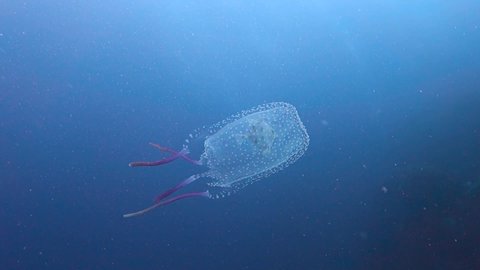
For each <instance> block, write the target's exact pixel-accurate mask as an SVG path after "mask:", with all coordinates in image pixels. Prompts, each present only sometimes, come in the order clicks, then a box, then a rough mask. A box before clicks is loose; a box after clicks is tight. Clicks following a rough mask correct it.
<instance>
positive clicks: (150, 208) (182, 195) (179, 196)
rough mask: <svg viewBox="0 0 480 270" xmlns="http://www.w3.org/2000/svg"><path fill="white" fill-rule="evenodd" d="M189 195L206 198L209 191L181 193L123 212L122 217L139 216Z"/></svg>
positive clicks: (208, 195)
mask: <svg viewBox="0 0 480 270" xmlns="http://www.w3.org/2000/svg"><path fill="white" fill-rule="evenodd" d="M190 197H207V198H208V197H210V193H209V192H208V191H203V192H190V193H185V194H181V195H178V196H175V197H173V198H170V199H168V200H164V201H160V202H157V203H155V204H154V205H152V206H150V207H147V208H145V209H143V210H140V211H137V212H133V213H129V214H125V215H123V217H124V218H129V217H135V216H140V215H143V214H145V213H147V212H149V211H151V210H153V209H155V208H157V207H160V206H164V205H168V204H171V203H173V202H175V201H178V200H181V199H186V198H190Z"/></svg>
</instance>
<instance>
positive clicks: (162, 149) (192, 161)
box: [150, 143, 202, 165]
mask: <svg viewBox="0 0 480 270" xmlns="http://www.w3.org/2000/svg"><path fill="white" fill-rule="evenodd" d="M150 145H151V146H153V147H155V148H158V149H159V150H160V151H163V152H169V153H171V154H174V155H179V157H181V158H183V159H184V160H186V161H188V162H190V163H193V164H195V165H202V163H201V162H200V161H199V160H194V159H191V158H190V157H189V156H187V155H188V150H187V149H186V148H183V149H182V150H181V151H180V152H177V151H175V150H173V149H171V148H168V147H165V146H161V145H159V144H156V143H150Z"/></svg>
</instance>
